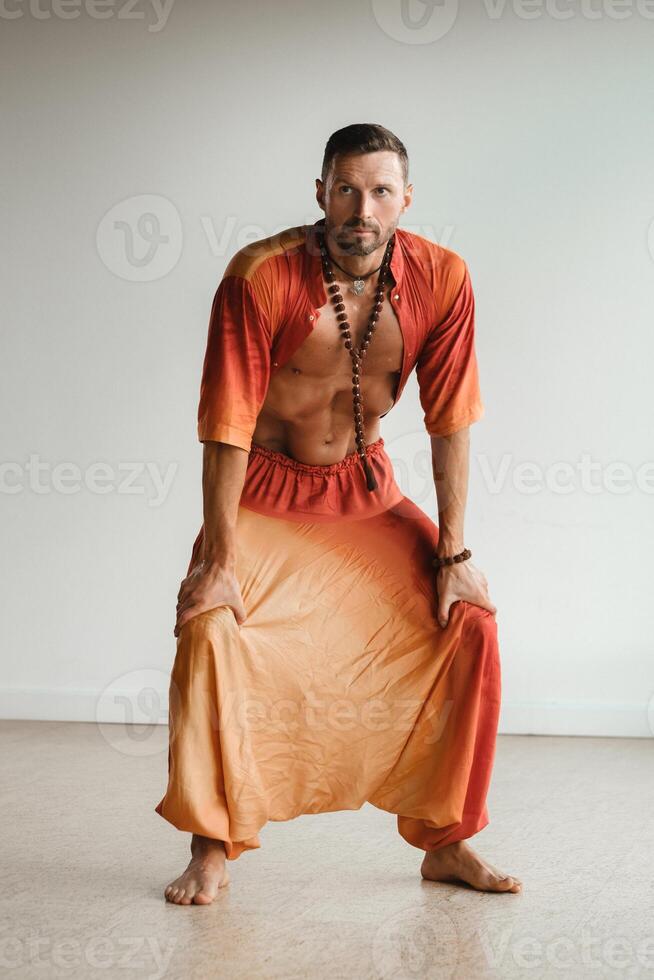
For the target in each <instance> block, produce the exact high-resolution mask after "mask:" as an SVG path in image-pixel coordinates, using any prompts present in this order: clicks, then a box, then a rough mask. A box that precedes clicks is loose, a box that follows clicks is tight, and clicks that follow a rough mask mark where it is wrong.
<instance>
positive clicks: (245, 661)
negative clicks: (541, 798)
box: [155, 438, 500, 860]
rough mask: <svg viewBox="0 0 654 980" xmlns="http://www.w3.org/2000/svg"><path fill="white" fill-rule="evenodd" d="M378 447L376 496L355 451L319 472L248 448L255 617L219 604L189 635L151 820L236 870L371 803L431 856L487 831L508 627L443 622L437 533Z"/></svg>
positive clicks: (241, 556) (459, 607)
mask: <svg viewBox="0 0 654 980" xmlns="http://www.w3.org/2000/svg"><path fill="white" fill-rule="evenodd" d="M367 451H368V454H369V459H370V461H371V465H372V467H373V471H374V472H375V475H376V478H377V481H378V484H379V488H378V490H377V491H373V492H370V491H368V489H367V488H366V484H365V475H364V473H363V468H362V466H361V463H360V461H359V458H358V456H357V454H356V453H351V454H350V455H348V456H346V457H345V458H344V459H343V460H341V461H340V462H338V463H333V464H328V465H317V466H314V465H310V464H306V463H300V462H297V461H296V460H293V459H291V458H290V457H288V456H286V455H284V454H282V453H278V452H275V451H273V450H270V449H268V448H267V447H265V446H260V445H258V444H256V443H253V444H252V447H251V450H250V453H249V457H248V468H247V474H246V480H245V485H244V489H243V494H242V497H241V502H240V506H239V510H238V522H237V559H236V572H237V577H238V580H239V584H240V586H241V592H242V595H243V602H244V605H245V609H246V612H247V619H246V620H245V622H244V623H243V624H242V625H241V626H240V627H239V626H238V624H237V622H236V618H235V616H234V613H233V611H232V610H231V608H230V607H229V606H219V607H216V608H215V609H211V610H209V611H207V612H204V613H202V614H200V615H198V616H196V617H194V618H193V619H191V620H189V621H188V622H187V623H185V624H184V626H183V627H182V629H181V631H180V635H179V636H178V638H177V652H176V656H175V661H174V665H173V669H172V675H171V680H170V697H169V751H168V787H167V790H166V794H165V796H164V797H163V799H162V800H161V802H160V803H159V804H158V805H157V806H156V807H155V810H156V812H157V813H159V814H160V815H161V816H162V817H164V818H165V819H166V820H168V821H169V822H170V823H171V824H173V825H174V826H175V827H177V828H178V829H179V830H185V831H190V832H193V833H197V834H202V835H204V836H206V837H211V838H214V839H217V840H222V841H224V844H225V850H226V853H227V858H228V859H231V860H234V859H236V858H238V857H239V856H240V855H241V854H242V853H243V851H245V850H251V849H254V848H258V847H260V846H261V845H260V840H259V837H258V832H259V830H260V829H261V828H262V827H263V826H264V825H265V824H266V822H267V821H269V820H290V819H292V818H293V817H296V816H298V815H300V814H309V813H324V812H326V811H334V810H358V809H359V808H360V807H361V806H363V804H364V803H365V802H369V803H372V804H373V805H374V806H376V807H380V808H381V809H382V810H387V811H389V812H391V813H395V814H397V827H398V831H399V833H400V834H401V836H402V837H403V838H404V839H405V840H406V841H408V842H409V843H410V844H413V845H414V846H415V847H418V848H422V849H423V850H425V851H428V850H435V849H437V848H439V847H443V846H444V845H446V844H450V843H452V842H453V841H457V840H462V839H464V838H467V837H471V836H472V835H473V834H476V833H477V832H478V831H480V830H482V829H483V828H484V827H485V826H486V825H487V823H488V812H487V808H486V802H485V801H486V794H487V791H488V786H489V782H490V777H491V769H492V765H493V759H494V754H495V738H496V731H497V723H498V715H499V708H500V661H499V651H498V641H497V624H496V620H495V617H494V615H492V614H491V613H490V612H488V611H487V610H485V609H482V608H481V607H480V606H476V605H474V604H472V603H468V602H465V601H458V602H456V603H454V604H453V605H452V606H451V608H450V615H449V622H448V624H447V626H446V627H445V628H444V629H443V628H442V627H441V626H440V625H439V623H438V620H437V619H436V588H435V582H436V572H435V569H434V568H433V567H432V565H431V559H432V558H433V556H434V553H435V550H436V544H437V541H438V527H437V526H436V525H435V524H434V523H433V521H432V520H431V519H430V518H429V517H428V516H427V515H426V514H425V513H424V512H423V511H422V510H420V508H419V507H417V506H416V505H415V504H414V503H413V501H411V500H410V499H409V498H408V497H405V496H404V495H403V494H402V492H401V490H400V488H399V486H398V485H397V483H396V482H395V479H394V475H393V467H392V463H391V460H390V457H389V456H388V455H387V453H386V450H385V448H384V441H383V439H382V438H379V439H378V440H377V441H376V442H373V443H371V444H370V445H369V446H368V447H367ZM202 536H203V529H201V530H200V533H199V534H198V536H197V538H196V541H195V544H194V546H193V552H192V556H191V561H190V563H189V570H190V569H191V568H192V567H193V565H194V563H195V561H196V560H198V558H199V557H200V555H201V546H202Z"/></svg>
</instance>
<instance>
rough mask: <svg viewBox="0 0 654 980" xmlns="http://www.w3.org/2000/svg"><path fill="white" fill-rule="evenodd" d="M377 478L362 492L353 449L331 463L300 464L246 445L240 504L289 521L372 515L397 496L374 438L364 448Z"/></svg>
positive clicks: (388, 463) (388, 466)
mask: <svg viewBox="0 0 654 980" xmlns="http://www.w3.org/2000/svg"><path fill="white" fill-rule="evenodd" d="M366 454H367V456H368V459H369V461H370V465H371V467H372V470H373V472H374V474H375V478H376V480H377V484H378V486H377V489H376V490H374V491H370V490H368V488H367V486H366V476H365V473H364V470H363V467H362V465H361V461H360V459H359V455H358V452H357V451H355V452H352V453H348V454H347V456H345V457H344V458H343V459H341V460H339V461H338V462H336V463H317V464H314V463H302V462H300V461H299V460H296V459H293V458H292V457H291V456H287V455H286V454H285V453H280V452H278V451H277V450H275V449H269V448H268V447H267V446H263V445H260V444H259V443H252V445H251V448H250V454H249V458H248V466H247V471H246V476H245V484H244V487H243V493H242V495H241V501H240V503H241V506H242V507H246V508H249V509H250V510H255V511H258V512H259V513H262V514H269V515H270V516H274V517H281V518H284V519H286V520H295V521H321V522H322V521H335V520H353V519H358V518H363V517H372V516H373V515H375V514H379V513H381V512H382V511H384V510H388V509H389V508H390V507H393V506H395V505H396V504H397V503H399V501H400V500H401V499H402V498H403V494H402V491H401V490H400V488H399V486H398V485H397V483H396V482H395V475H394V473H393V465H392V462H391V460H390V457H389V456H388V454H387V453H386V450H385V448H384V440H383V438H382V437H381V436H380V437H379V439H376V440H375V441H374V442H371V443H370V444H369V445H368V446H366Z"/></svg>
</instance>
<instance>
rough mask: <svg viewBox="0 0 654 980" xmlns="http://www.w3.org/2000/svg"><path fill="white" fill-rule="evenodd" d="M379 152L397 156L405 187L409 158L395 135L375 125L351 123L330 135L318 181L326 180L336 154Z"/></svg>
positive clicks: (402, 144)
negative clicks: (388, 151) (387, 152)
mask: <svg viewBox="0 0 654 980" xmlns="http://www.w3.org/2000/svg"><path fill="white" fill-rule="evenodd" d="M379 150H391V152H393V153H397V154H398V156H399V158H400V163H401V165H402V175H403V177H404V186H405V187H406V186H407V184H408V182H409V156H408V154H407V151H406V147H405V145H404V143H403V142H402V140H401V139H399V138H398V137H397V136H396V135H395V133H391V131H390V129H386V127H385V126H379V125H377V123H352V125H351V126H344V127H343V129H337V130H336V132H335V133H332V135H331V136H330V137H329V139H328V140H327V145H326V146H325V153H324V156H323V158H322V171H321V174H320V179H321V180H322V181H323V183H324V182H325V181H326V180H327V175H328V173H329V168H330V166H331V164H332V160H333V159H334V157H335V156H336V154H337V153H343V154H344V153H377V152H378V151H379Z"/></svg>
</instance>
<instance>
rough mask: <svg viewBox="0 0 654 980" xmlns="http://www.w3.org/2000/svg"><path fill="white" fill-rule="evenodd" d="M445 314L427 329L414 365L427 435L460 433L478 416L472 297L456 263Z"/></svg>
mask: <svg viewBox="0 0 654 980" xmlns="http://www.w3.org/2000/svg"><path fill="white" fill-rule="evenodd" d="M459 278H460V285H458V283H457V289H456V294H455V298H454V301H453V303H452V304H451V306H450V309H449V310H448V311H447V313H446V314H445V316H444V318H443V319H442V320H441V321H440V322H439V323H437V324H435V325H434V327H433V328H432V329H431V331H430V333H429V335H428V337H427V339H426V341H425V343H424V345H423V347H422V349H421V351H420V354H419V355H418V360H417V362H416V376H417V380H418V388H419V392H420V403H421V405H422V408H423V410H424V413H425V414H424V421H425V428H426V429H427V432H429V433H430V435H436V436H444V435H450V434H451V433H453V432H457V431H458V430H459V429H463V428H466V427H467V426H468V425H470V424H471V423H472V422H476V421H478V420H479V419H480V418H482V416H483V414H484V406H483V403H482V400H481V392H480V388H479V373H478V367H477V356H476V351H475V297H474V293H473V289H472V283H471V281H470V273H469V270H468V267H467V265H466V263H465V262H463V260H461V269H460V274H459Z"/></svg>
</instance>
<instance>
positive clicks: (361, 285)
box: [352, 279, 366, 296]
mask: <svg viewBox="0 0 654 980" xmlns="http://www.w3.org/2000/svg"><path fill="white" fill-rule="evenodd" d="M365 288H366V282H365V279H355V280H354V282H353V283H352V292H353V293H354V294H355V296H360V295H361V293H362V292H363V291H364V289H365Z"/></svg>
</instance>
